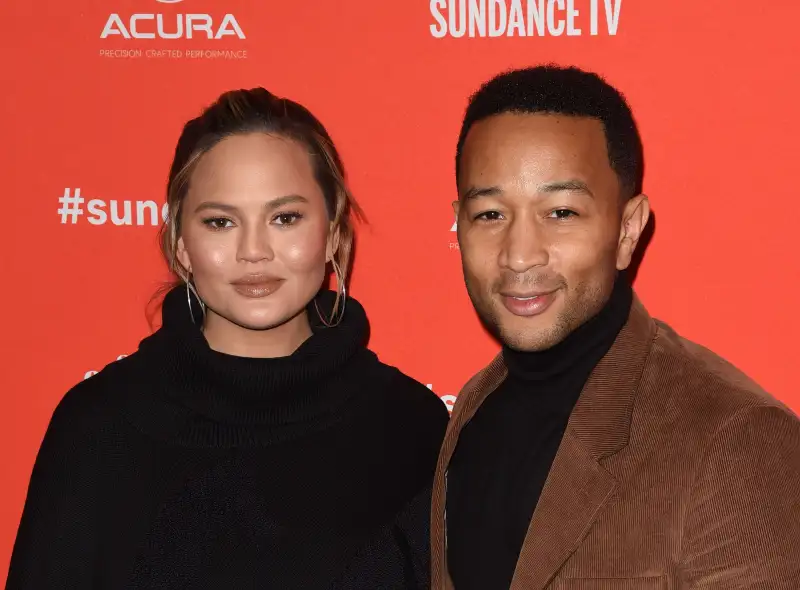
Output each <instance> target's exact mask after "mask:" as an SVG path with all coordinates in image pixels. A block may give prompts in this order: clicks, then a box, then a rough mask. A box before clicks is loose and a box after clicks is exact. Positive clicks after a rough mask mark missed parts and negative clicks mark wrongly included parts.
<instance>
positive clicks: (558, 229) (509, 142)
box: [453, 113, 649, 351]
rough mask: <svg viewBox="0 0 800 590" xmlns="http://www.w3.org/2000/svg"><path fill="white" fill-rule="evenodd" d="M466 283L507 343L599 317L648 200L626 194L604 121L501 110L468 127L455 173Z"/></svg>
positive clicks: (531, 343)
mask: <svg viewBox="0 0 800 590" xmlns="http://www.w3.org/2000/svg"><path fill="white" fill-rule="evenodd" d="M458 195H459V200H458V201H457V202H455V203H454V204H453V206H454V208H455V210H456V215H457V217H458V241H459V244H460V247H461V258H462V266H463V270H464V279H465V281H466V285H467V291H468V292H469V296H470V298H471V299H472V303H473V305H474V306H475V309H476V311H477V312H478V314H479V316H480V317H481V319H482V320H483V322H484V324H485V325H486V326H487V327H488V328H489V329H490V330H491V331H492V332H493V333H494V334H495V336H496V337H497V338H498V339H499V340H500V341H501V342H503V343H504V344H506V345H507V346H509V347H511V348H513V349H516V350H523V351H535V350H545V349H547V348H550V347H552V346H554V345H556V344H558V343H559V342H561V341H562V340H563V339H564V338H566V337H567V335H569V334H570V333H571V332H572V331H573V330H575V329H576V328H577V327H579V326H580V325H581V324H583V323H584V322H586V321H587V320H588V319H590V318H591V317H592V316H594V315H595V314H597V312H599V311H600V309H601V308H602V307H603V305H604V304H605V302H606V301H607V300H608V298H609V296H610V294H611V290H612V288H613V284H614V280H615V277H616V274H617V271H618V270H622V269H624V268H627V266H628V265H629V264H630V260H631V255H632V254H633V251H634V249H635V247H636V243H637V241H638V239H639V236H640V234H641V231H642V230H643V229H644V227H645V225H646V223H647V217H648V214H649V208H648V204H647V199H646V197H644V195H639V196H637V197H635V198H633V199H631V200H629V201H627V202H625V201H623V199H622V198H621V190H620V183H619V180H618V177H617V175H616V173H615V172H614V170H613V169H612V168H611V165H610V162H609V158H608V149H607V147H606V137H605V132H604V129H603V124H602V123H601V122H600V121H599V120H597V119H591V118H579V117H571V116H562V115H548V114H511V113H507V114H502V115H496V116H493V117H490V118H488V119H484V120H482V121H479V122H478V123H476V124H474V125H473V126H472V128H471V129H470V131H469V133H468V134H467V137H466V141H465V142H464V146H463V150H462V155H461V162H460V171H459V178H458Z"/></svg>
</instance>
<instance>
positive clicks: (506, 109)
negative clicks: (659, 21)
mask: <svg viewBox="0 0 800 590" xmlns="http://www.w3.org/2000/svg"><path fill="white" fill-rule="evenodd" d="M503 113H517V114H537V113H540V114H557V115H568V116H573V117H590V118H593V119H598V120H599V121H600V122H601V123H602V124H603V128H604V130H605V136H606V144H607V146H608V158H609V161H610V164H611V168H612V169H613V170H614V172H615V173H616V174H617V177H618V178H619V181H620V186H621V189H622V194H623V197H624V198H625V199H629V198H631V197H633V196H635V195H637V194H639V193H641V192H642V181H643V177H644V156H643V153H642V140H641V137H640V136H639V130H638V129H637V127H636V121H634V119H633V113H632V112H631V109H630V107H629V106H628V104H627V102H626V101H625V98H624V97H623V96H622V94H621V93H620V92H619V91H618V90H616V89H615V88H614V87H613V86H611V85H610V84H608V83H607V82H606V81H605V80H603V79H602V78H601V77H600V76H598V75H597V74H594V73H591V72H585V71H583V70H580V69H578V68H575V67H568V68H564V67H559V66H555V65H544V66H537V67H532V68H524V69H519V70H512V71H509V72H504V73H502V74H499V75H497V76H495V77H494V78H492V79H491V80H489V81H488V82H486V83H484V84H483V85H482V86H481V87H480V89H479V90H478V91H477V92H475V94H473V95H472V96H471V97H470V101H469V105H468V106H467V111H466V113H465V114H464V121H463V123H462V124H461V133H460V134H459V137H458V147H457V148H456V178H458V174H459V170H460V162H461V152H462V149H463V148H464V141H465V140H466V137H467V133H469V130H470V128H471V127H472V126H473V125H474V124H475V123H477V122H478V121H481V120H483V119H487V118H489V117H491V116H494V115H500V114H503Z"/></svg>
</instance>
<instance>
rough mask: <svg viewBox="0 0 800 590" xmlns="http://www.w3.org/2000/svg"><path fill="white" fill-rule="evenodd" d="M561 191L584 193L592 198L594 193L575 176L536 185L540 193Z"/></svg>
mask: <svg viewBox="0 0 800 590" xmlns="http://www.w3.org/2000/svg"><path fill="white" fill-rule="evenodd" d="M562 191H571V192H578V193H586V194H587V195H589V196H590V197H592V198H594V193H592V191H591V190H590V189H589V186H588V185H587V184H586V183H585V182H583V181H582V180H578V179H577V178H572V179H570V180H556V181H554V182H545V183H544V184H541V185H539V187H538V192H540V193H559V192H562Z"/></svg>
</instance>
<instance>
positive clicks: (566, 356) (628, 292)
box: [503, 272, 633, 381]
mask: <svg viewBox="0 0 800 590" xmlns="http://www.w3.org/2000/svg"><path fill="white" fill-rule="evenodd" d="M632 301H633V290H632V288H631V285H630V281H629V279H628V276H627V273H625V272H622V273H620V274H619V275H618V276H617V279H616V281H615V283H614V288H613V290H612V292H611V296H610V297H609V300H608V301H607V302H606V304H605V306H603V308H602V309H601V310H600V312H599V313H598V314H597V315H595V316H594V317H592V318H591V319H589V320H588V321H587V322H585V323H584V324H582V325H581V326H579V327H578V328H577V329H576V330H575V331H574V332H572V333H571V334H570V335H569V336H567V337H566V338H565V339H564V340H562V341H561V342H559V343H558V344H556V345H555V346H553V347H552V348H548V349H547V350H542V351H536V352H521V351H517V350H513V349H511V348H509V347H507V346H504V347H503V360H504V361H505V364H506V366H507V368H508V372H509V376H510V377H512V378H516V379H521V380H524V381H547V380H549V379H554V378H557V377H558V376H559V375H561V374H563V373H565V372H567V371H576V370H577V371H579V372H581V371H580V368H581V367H586V368H587V369H588V370H589V371H591V369H592V368H594V366H595V365H596V364H597V363H598V362H599V361H600V359H601V358H602V357H603V356H604V355H605V354H606V353H607V352H608V350H609V348H611V345H612V344H613V343H614V340H615V339H616V337H617V334H619V331H620V330H621V329H622V326H624V325H625V322H626V321H627V320H628V314H629V313H630V308H631V303H632ZM587 376H588V375H587Z"/></svg>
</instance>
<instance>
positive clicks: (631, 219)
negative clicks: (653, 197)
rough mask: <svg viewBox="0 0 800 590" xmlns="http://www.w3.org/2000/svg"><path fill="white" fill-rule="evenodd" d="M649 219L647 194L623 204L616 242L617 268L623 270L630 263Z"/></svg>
mask: <svg viewBox="0 0 800 590" xmlns="http://www.w3.org/2000/svg"><path fill="white" fill-rule="evenodd" d="M649 219H650V200H649V199H648V198H647V195H644V194H641V195H637V196H635V197H633V198H632V199H630V200H629V201H628V202H627V203H626V204H625V208H624V210H623V212H622V223H621V225H620V228H619V242H618V244H617V270H625V269H626V268H628V266H629V265H630V263H631V259H632V258H633V253H634V252H635V251H636V246H637V245H638V244H639V239H640V238H641V237H642V233H643V232H644V228H645V227H647V221H648V220H649Z"/></svg>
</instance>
